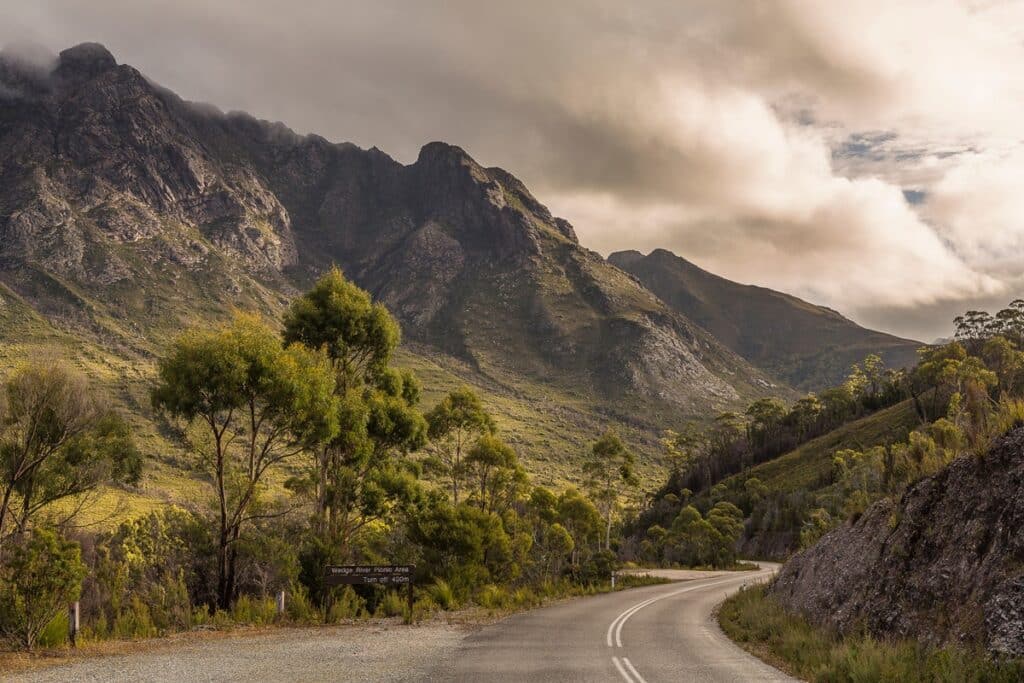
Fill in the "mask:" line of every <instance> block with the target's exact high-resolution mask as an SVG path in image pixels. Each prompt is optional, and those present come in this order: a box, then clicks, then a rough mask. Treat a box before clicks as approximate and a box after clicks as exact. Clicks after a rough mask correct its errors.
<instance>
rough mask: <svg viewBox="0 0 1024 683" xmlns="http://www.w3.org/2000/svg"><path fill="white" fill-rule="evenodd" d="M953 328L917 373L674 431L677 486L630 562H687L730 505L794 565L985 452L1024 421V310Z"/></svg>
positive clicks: (638, 528) (630, 551) (650, 511)
mask: <svg viewBox="0 0 1024 683" xmlns="http://www.w3.org/2000/svg"><path fill="white" fill-rule="evenodd" d="M956 324H957V339H956V340H955V341H953V342H950V343H948V344H945V345H942V346H937V347H928V348H924V349H922V350H921V351H920V354H919V362H918V364H917V365H916V366H915V367H914V368H912V369H910V370H908V371H891V370H888V369H886V368H885V367H884V366H883V365H882V363H881V361H880V360H879V358H878V357H877V356H869V357H868V358H867V359H865V361H864V362H863V363H859V364H857V365H855V366H854V367H853V368H852V371H851V373H850V375H849V377H848V378H847V380H846V382H845V383H844V384H843V385H842V386H840V387H836V388H834V389H830V390H828V391H825V392H822V394H821V395H820V396H815V395H813V394H811V395H808V396H807V397H805V398H803V399H800V400H799V401H797V402H795V403H794V404H793V405H791V406H786V405H785V404H784V403H782V402H781V401H778V400H775V399H762V400H759V401H756V402H755V403H753V404H752V405H751V406H750V408H749V409H748V410H747V411H746V414H745V415H738V414H735V413H725V414H723V415H720V416H719V417H718V418H717V419H716V420H715V421H714V422H713V423H712V424H711V425H710V426H708V427H705V428H700V427H698V426H696V425H694V426H691V427H690V428H689V429H687V430H684V431H682V432H668V433H667V434H666V437H665V448H666V453H667V455H668V457H669V459H670V462H671V468H670V471H669V474H668V477H667V481H666V483H665V484H664V485H663V486H662V488H661V489H660V490H659V491H658V493H657V494H656V495H655V496H654V499H653V501H652V502H651V504H650V505H649V506H648V508H647V509H645V510H644V511H643V512H641V513H640V514H639V515H638V517H637V518H636V519H635V520H633V521H632V522H631V524H630V529H629V533H630V541H629V542H628V543H627V544H626V553H627V556H628V557H630V558H637V559H642V560H644V561H649V562H657V561H668V562H673V561H676V562H678V561H680V559H679V558H680V556H681V555H680V550H679V548H681V547H686V546H693V545H694V544H696V543H697V542H698V539H700V538H704V537H707V535H708V534H707V532H706V530H705V529H704V528H703V527H696V526H693V525H692V524H691V522H690V520H692V519H693V518H694V515H696V516H697V517H700V516H701V515H707V514H710V512H711V511H712V510H713V509H715V508H716V507H718V506H720V505H722V504H723V503H728V504H731V505H732V506H735V508H737V509H738V510H739V511H740V515H741V517H742V518H743V519H745V523H744V525H743V527H742V530H741V532H740V533H737V534H736V536H735V540H736V541H737V542H739V543H740V545H741V546H742V547H744V548H745V549H746V550H747V551H748V552H753V553H756V554H758V555H777V556H784V555H786V554H788V553H789V552H792V551H793V550H796V549H798V548H799V547H806V546H808V545H810V544H813V543H814V542H816V541H817V540H818V539H819V538H820V537H821V536H822V535H824V534H825V533H827V532H828V531H829V530H830V529H832V528H834V527H835V526H836V525H837V524H839V523H841V522H842V521H844V520H846V519H849V518H851V517H856V516H857V515H859V514H861V513H862V512H863V511H864V510H865V509H866V508H867V506H868V505H870V504H871V503H872V502H874V501H875V500H878V499H879V498H882V497H884V496H897V495H899V494H900V493H901V492H902V491H903V490H904V489H905V488H906V487H907V486H908V485H909V484H911V483H913V482H915V481H917V480H918V479H920V478H922V477H925V476H928V475H930V474H934V473H935V472H937V471H938V470H940V469H942V468H943V467H945V466H946V465H947V464H948V463H949V462H951V461H952V460H953V458H955V457H957V456H959V455H961V454H964V453H976V454H981V453H984V452H985V451H986V450H987V449H988V446H989V444H990V443H991V442H992V439H993V438H995V437H998V436H1001V435H1002V434H1005V433H1006V432H1007V431H1008V430H1009V429H1010V428H1011V427H1012V426H1014V425H1015V424H1018V423H1019V422H1021V421H1022V419H1024V400H1022V398H1024V352H1022V351H1021V350H1020V349H1021V347H1022V343H1024V302H1022V301H1015V302H1014V303H1013V304H1011V306H1010V307H1009V308H1007V309H1005V310H1004V311H1001V312H1000V313H998V314H997V315H995V316H987V315H986V314H980V313H978V312H972V313H969V314H967V315H966V316H963V317H961V318H958V319H957V323H956ZM794 446H795V448H793V450H791V451H790V452H789V453H787V454H785V455H782V456H781V457H778V454H779V453H781V452H783V451H784V450H785V449H787V448H791V447H794ZM762 461H763V462H762ZM682 528H689V529H692V531H691V532H689V533H681V532H680V531H679V529H682ZM673 530H675V531H673ZM682 556H686V557H692V556H693V553H690V552H684V553H682ZM722 557H723V558H725V559H728V557H727V556H725V555H723V556H722Z"/></svg>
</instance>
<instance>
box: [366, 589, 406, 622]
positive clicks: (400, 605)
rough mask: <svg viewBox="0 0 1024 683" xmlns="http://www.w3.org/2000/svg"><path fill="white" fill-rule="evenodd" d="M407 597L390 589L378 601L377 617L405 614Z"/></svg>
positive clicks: (375, 614) (375, 613)
mask: <svg viewBox="0 0 1024 683" xmlns="http://www.w3.org/2000/svg"><path fill="white" fill-rule="evenodd" d="M405 604H406V603H405V599H404V598H403V597H402V596H400V595H399V594H398V593H395V592H394V591H388V592H387V593H385V594H384V597H383V598H381V601H380V602H379V603H377V611H376V612H374V614H373V615H374V616H375V617H400V616H402V615H403V614H405Z"/></svg>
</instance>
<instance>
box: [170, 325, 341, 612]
mask: <svg viewBox="0 0 1024 683" xmlns="http://www.w3.org/2000/svg"><path fill="white" fill-rule="evenodd" d="M334 388H335V380H334V374H333V373H332V372H331V368H330V365H329V362H328V359H327V357H326V356H325V355H324V354H323V353H320V352H315V351H311V350H309V349H307V348H306V347H304V346H302V345H301V344H292V345H289V346H287V347H285V346H284V345H283V344H282V343H281V340H280V338H279V337H278V335H277V334H276V333H275V332H274V331H273V330H271V329H270V328H269V327H268V326H267V325H266V324H265V323H263V322H262V321H261V320H260V319H259V318H257V317H255V316H251V315H245V314H238V315H236V316H235V318H234V319H233V320H232V321H231V322H230V323H228V324H226V325H222V326H220V327H217V328H215V329H212V330H206V329H191V330H189V331H187V332H185V333H184V334H183V335H182V336H181V337H179V338H178V339H177V340H176V341H175V342H174V343H173V345H172V346H171V349H170V352H169V353H168V354H167V356H165V357H164V358H163V359H161V360H160V363H159V370H158V382H157V386H156V387H155V389H154V390H153V395H152V400H153V405H154V407H155V408H156V409H158V410H160V411H162V412H164V413H165V414H167V415H169V416H171V417H173V418H177V419H183V420H185V421H186V422H188V423H190V424H193V425H198V426H199V427H200V428H201V429H200V431H201V432H203V433H205V435H206V437H207V438H208V443H205V444H204V443H196V444H194V447H195V449H196V451H197V452H198V453H199V455H200V456H201V457H202V460H203V462H204V463H205V464H206V465H207V466H208V467H209V470H210V472H211V474H212V478H213V485H214V490H215V494H216V498H217V510H218V512H217V516H218V522H219V529H218V535H217V603H218V606H219V607H221V608H227V607H228V606H229V605H230V604H231V601H232V600H233V598H234V594H235V582H236V581H235V565H236V557H237V552H238V551H237V544H238V540H239V536H240V534H241V533H242V531H243V529H244V528H245V527H246V525H247V524H249V523H250V522H252V521H254V519H256V518H257V517H258V516H260V515H261V514H265V513H261V512H256V511H254V510H255V509H258V506H256V505H255V503H256V502H257V501H258V498H259V496H260V494H261V493H262V492H263V490H264V489H265V479H266V475H267V473H268V472H269V471H271V470H272V469H273V468H275V467H276V466H278V465H280V464H281V463H283V462H284V461H286V460H288V459H290V458H292V457H294V456H296V455H299V454H300V453H304V452H307V451H309V450H311V449H315V448H316V447H317V445H318V444H321V443H324V442H326V441H328V440H330V439H332V438H334V437H335V436H336V435H337V432H338V400H337V398H336V396H335V395H334Z"/></svg>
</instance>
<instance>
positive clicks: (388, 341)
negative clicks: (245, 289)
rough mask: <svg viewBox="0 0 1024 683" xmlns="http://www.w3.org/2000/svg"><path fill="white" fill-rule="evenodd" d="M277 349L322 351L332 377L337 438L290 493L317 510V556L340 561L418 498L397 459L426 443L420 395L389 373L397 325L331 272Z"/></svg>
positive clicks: (295, 309) (291, 319)
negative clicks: (366, 531) (293, 346)
mask: <svg viewBox="0 0 1024 683" xmlns="http://www.w3.org/2000/svg"><path fill="white" fill-rule="evenodd" d="M284 339H285V341H287V342H292V343H301V344H303V345H305V346H307V347H310V348H313V349H320V350H322V352H323V353H324V354H326V356H327V358H328V359H329V362H330V364H331V368H332V371H333V373H334V376H335V385H334V386H335V394H336V397H337V401H338V410H337V416H338V423H339V429H338V432H337V434H336V435H335V436H334V438H332V439H330V440H328V441H326V442H325V443H324V444H323V445H322V446H321V447H319V448H317V449H316V450H315V451H314V453H313V455H314V457H313V467H312V468H311V470H310V472H309V475H308V476H307V477H305V478H304V479H296V480H293V481H292V482H291V484H292V486H293V487H294V488H295V489H296V490H297V491H306V492H308V493H309V494H310V496H311V497H312V498H313V500H314V501H315V511H314V522H315V524H314V526H315V530H316V531H317V534H318V536H319V537H320V541H321V542H322V543H323V544H324V552H325V553H327V554H329V555H333V556H334V557H335V559H345V558H347V557H348V556H349V555H350V554H351V552H352V544H353V541H354V536H355V535H356V534H357V533H358V532H359V531H360V530H361V529H363V528H364V527H366V526H367V525H368V524H370V523H372V522H374V521H378V520H382V519H385V518H387V517H388V516H389V515H390V513H391V512H392V511H393V510H394V509H395V507H396V506H398V505H401V504H402V503H403V502H407V501H409V500H410V499H411V498H412V497H414V496H415V495H416V494H417V490H418V489H417V486H416V482H415V477H414V471H413V470H414V468H413V467H412V463H410V462H408V460H407V459H405V458H404V456H405V455H407V454H408V453H410V452H412V451H415V450H417V449H419V448H420V447H422V446H423V444H424V443H425V440H426V431H427V428H426V422H425V421H424V419H423V416H422V415H421V414H420V412H419V410H418V408H417V405H418V403H419V400H420V385H419V383H418V382H417V380H416V378H415V376H413V375H412V373H410V372H407V371H399V370H396V369H394V368H392V367H391V365H390V364H391V360H392V357H393V355H394V351H395V349H396V348H397V346H398V343H399V339H400V330H399V327H398V323H397V322H396V321H395V320H394V318H392V316H391V314H390V313H388V311H387V309H386V308H385V307H384V306H383V305H381V304H379V303H375V302H374V301H373V300H372V298H371V297H370V295H369V294H368V293H367V292H366V291H364V290H362V289H360V288H359V287H357V286H356V285H355V284H353V283H351V282H349V281H348V280H346V279H345V277H344V275H342V273H341V271H340V270H338V269H337V268H332V269H331V270H330V271H328V272H327V273H326V274H325V275H323V276H322V277H321V278H320V279H319V280H318V281H317V282H316V283H315V284H314V285H313V287H312V288H311V289H310V290H309V291H308V292H306V293H305V294H303V295H302V296H301V297H299V298H298V299H296V300H295V301H294V302H293V303H292V305H291V308H290V309H289V311H288V313H287V314H286V315H285V319H284Z"/></svg>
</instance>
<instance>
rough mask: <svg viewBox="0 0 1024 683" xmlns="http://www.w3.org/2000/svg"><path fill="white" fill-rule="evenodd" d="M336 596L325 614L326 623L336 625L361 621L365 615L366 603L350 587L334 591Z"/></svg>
mask: <svg viewBox="0 0 1024 683" xmlns="http://www.w3.org/2000/svg"><path fill="white" fill-rule="evenodd" d="M336 593H337V595H336V596H335V597H334V601H333V602H332V603H331V608H330V610H328V613H327V621H329V622H330V623H332V624H337V623H339V622H342V621H347V620H350V619H362V618H364V617H366V616H367V614H366V601H365V600H363V599H362V598H361V597H359V595H358V594H357V593H356V592H355V590H353V588H352V586H345V587H344V589H342V590H340V591H336Z"/></svg>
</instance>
